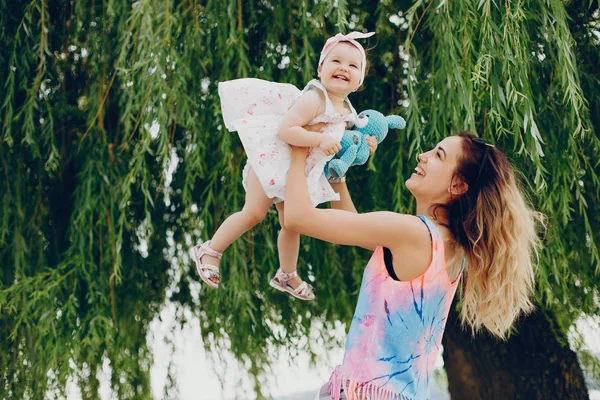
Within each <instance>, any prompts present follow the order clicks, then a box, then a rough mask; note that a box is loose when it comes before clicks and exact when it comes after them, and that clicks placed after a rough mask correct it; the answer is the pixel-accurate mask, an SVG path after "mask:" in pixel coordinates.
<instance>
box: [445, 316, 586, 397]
mask: <svg viewBox="0 0 600 400" xmlns="http://www.w3.org/2000/svg"><path fill="white" fill-rule="evenodd" d="M553 325H556V324H555V321H554V316H553V315H547V314H544V313H542V312H541V311H539V309H538V310H536V311H535V312H534V313H532V314H531V315H528V316H526V317H523V318H521V319H519V321H518V323H517V324H516V327H517V332H515V333H514V334H512V335H511V336H510V338H509V339H508V340H507V341H506V342H502V341H498V340H496V339H494V338H493V337H491V335H489V334H488V333H487V332H482V333H480V334H477V335H476V336H474V337H472V336H471V332H470V330H468V329H463V328H461V324H460V318H459V316H458V313H457V312H456V311H455V307H452V310H451V312H450V315H449V316H448V324H447V327H446V332H445V334H444V338H443V340H442V343H443V345H444V352H443V356H444V366H445V369H446V373H447V375H448V390H449V391H450V396H451V398H452V399H486V400H491V399H501V400H506V399H527V400H531V399H569V400H571V399H589V394H588V390H587V388H586V386H585V381H584V378H583V372H582V370H581V368H580V366H579V362H578V360H577V356H576V354H575V353H574V352H573V351H571V349H570V348H569V345H568V342H567V338H566V336H565V335H563V334H562V333H560V332H558V329H553Z"/></svg>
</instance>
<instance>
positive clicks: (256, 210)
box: [202, 168, 273, 266]
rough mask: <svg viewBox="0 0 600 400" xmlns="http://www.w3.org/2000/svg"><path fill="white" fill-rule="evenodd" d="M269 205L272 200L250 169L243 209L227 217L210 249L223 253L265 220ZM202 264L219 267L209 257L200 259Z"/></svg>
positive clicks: (211, 241) (214, 237) (213, 239)
mask: <svg viewBox="0 0 600 400" xmlns="http://www.w3.org/2000/svg"><path fill="white" fill-rule="evenodd" d="M271 204H273V199H270V198H268V197H267V195H266V194H265V191H264V190H263V188H262V186H261V185H260V181H259V180H258V176H256V173H255V172H254V170H253V169H252V168H250V169H249V171H248V183H247V185H246V200H245V202H244V208H242V211H238V212H236V213H235V214H232V215H230V216H229V217H227V219H226V220H225V221H224V222H223V223H222V224H221V226H220V227H219V229H217V231H216V232H215V234H214V236H213V237H212V239H211V240H210V247H211V248H213V249H214V250H217V251H219V252H223V251H225V249H226V248H227V247H229V245H230V244H231V243H233V242H234V241H235V240H237V239H238V238H239V237H240V236H242V234H244V232H246V231H247V230H249V229H250V228H252V227H254V225H256V224H258V223H259V222H260V221H262V220H263V219H264V218H265V216H266V215H267V211H269V207H270V206H271ZM202 262H203V263H209V264H214V265H216V266H218V265H219V260H218V259H217V258H215V257H212V256H209V255H205V256H204V257H202Z"/></svg>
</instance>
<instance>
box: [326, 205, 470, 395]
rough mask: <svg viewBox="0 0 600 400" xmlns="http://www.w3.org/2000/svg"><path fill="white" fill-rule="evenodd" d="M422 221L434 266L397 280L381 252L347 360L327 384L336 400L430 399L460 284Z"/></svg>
mask: <svg viewBox="0 0 600 400" xmlns="http://www.w3.org/2000/svg"><path fill="white" fill-rule="evenodd" d="M419 218H421V219H422V220H423V222H424V223H425V224H426V225H427V227H428V229H429V232H430V234H431V241H432V260H431V264H430V265H429V267H428V268H427V270H426V271H425V273H423V275H421V276H420V277H418V278H415V279H413V280H411V281H398V280H394V279H392V278H391V277H390V275H389V273H388V272H387V269H386V266H385V262H384V252H383V248H382V247H381V246H380V247H377V249H376V250H375V252H374V253H373V256H372V257H371V259H370V260H369V263H368V264H367V267H366V269H365V272H364V275H363V280H362V284H361V288H360V294H359V296H358V304H357V305H356V310H355V312H354V318H353V319H352V324H351V325H350V330H349V332H348V337H347V339H346V352H345V354H344V361H343V363H342V365H339V366H338V367H336V369H335V370H334V371H333V373H332V374H331V377H330V379H329V393H331V398H332V399H333V400H339V398H340V391H341V390H342V389H343V390H344V392H345V394H346V396H347V398H348V399H350V400H353V399H361V400H362V399H394V400H396V399H402V400H405V399H418V400H422V399H429V398H430V394H429V384H430V382H431V380H432V373H433V368H434V363H435V361H436V358H437V355H438V352H439V350H440V345H441V342H442V334H443V332H444V327H445V325H446V318H447V316H448V311H449V309H450V305H451V304H452V299H453V297H454V294H455V293H456V287H457V285H458V281H459V279H458V278H457V279H456V280H455V281H453V282H452V281H451V280H450V278H449V276H448V272H447V270H446V262H445V257H444V244H443V241H442V238H441V235H440V232H439V230H438V229H437V227H436V226H435V225H434V224H433V223H432V222H431V221H429V220H428V219H427V218H426V217H424V216H419ZM459 278H460V276H459Z"/></svg>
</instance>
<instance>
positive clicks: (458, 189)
mask: <svg viewBox="0 0 600 400" xmlns="http://www.w3.org/2000/svg"><path fill="white" fill-rule="evenodd" d="M467 190H469V185H468V184H467V183H466V182H465V181H463V180H462V179H460V178H456V177H455V178H452V182H450V187H449V188H448V193H450V194H451V195H454V196H457V195H461V194H464V193H466V192H467Z"/></svg>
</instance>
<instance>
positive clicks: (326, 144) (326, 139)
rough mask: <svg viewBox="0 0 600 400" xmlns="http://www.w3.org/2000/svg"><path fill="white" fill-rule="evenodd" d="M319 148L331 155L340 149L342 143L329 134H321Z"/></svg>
mask: <svg viewBox="0 0 600 400" xmlns="http://www.w3.org/2000/svg"><path fill="white" fill-rule="evenodd" d="M319 149H321V151H322V152H323V153H325V155H328V156H332V155H334V154H335V153H337V152H338V151H340V150H341V149H342V145H341V144H340V141H339V140H335V139H334V138H332V137H331V136H325V135H323V137H322V138H321V141H320V142H319Z"/></svg>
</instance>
